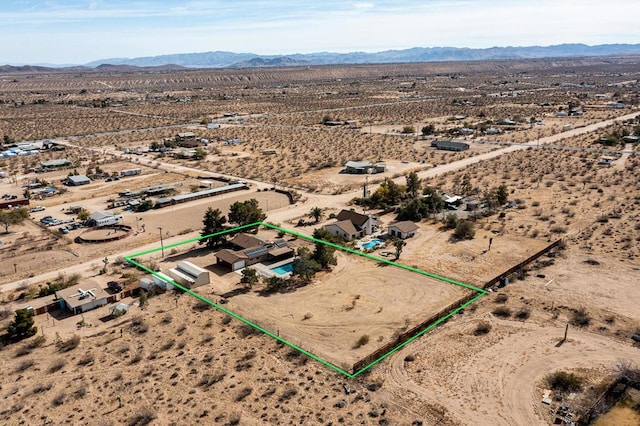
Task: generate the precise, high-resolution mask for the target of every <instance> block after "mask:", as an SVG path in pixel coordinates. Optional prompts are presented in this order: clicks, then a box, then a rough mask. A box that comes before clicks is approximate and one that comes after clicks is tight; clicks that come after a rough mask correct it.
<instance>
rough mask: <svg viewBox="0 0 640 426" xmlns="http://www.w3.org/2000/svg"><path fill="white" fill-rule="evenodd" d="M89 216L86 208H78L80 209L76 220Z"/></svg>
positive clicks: (82, 219)
mask: <svg viewBox="0 0 640 426" xmlns="http://www.w3.org/2000/svg"><path fill="white" fill-rule="evenodd" d="M89 216H90V215H89V211H88V210H87V209H80V211H79V212H78V220H79V221H81V222H84V221H85V220H87V219H89Z"/></svg>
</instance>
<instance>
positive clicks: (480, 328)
mask: <svg viewBox="0 0 640 426" xmlns="http://www.w3.org/2000/svg"><path fill="white" fill-rule="evenodd" d="M490 331H491V324H489V323H488V322H484V321H483V322H479V323H478V325H476V328H475V330H473V334H474V335H475V336H482V335H483V334H487V333H489V332H490Z"/></svg>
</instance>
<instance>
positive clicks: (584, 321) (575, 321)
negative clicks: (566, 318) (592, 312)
mask: <svg viewBox="0 0 640 426" xmlns="http://www.w3.org/2000/svg"><path fill="white" fill-rule="evenodd" d="M571 324H572V325H575V326H576V327H588V326H589V324H591V317H590V316H589V313H588V312H587V311H586V310H585V309H584V308H580V309H577V310H576V311H574V312H573V314H572V315H571Z"/></svg>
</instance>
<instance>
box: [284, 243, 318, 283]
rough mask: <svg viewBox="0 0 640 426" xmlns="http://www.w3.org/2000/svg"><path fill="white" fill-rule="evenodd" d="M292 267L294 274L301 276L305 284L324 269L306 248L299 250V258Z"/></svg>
mask: <svg viewBox="0 0 640 426" xmlns="http://www.w3.org/2000/svg"><path fill="white" fill-rule="evenodd" d="M292 266H293V270H292V271H291V272H292V274H293V275H296V276H299V277H300V279H301V280H302V281H303V282H305V283H308V282H310V281H311V279H312V278H313V277H314V275H315V274H316V272H318V271H319V270H321V269H322V266H321V265H320V264H319V263H318V262H316V261H315V260H314V259H313V257H312V254H311V252H310V251H309V249H308V248H306V247H300V248H299V249H298V253H297V257H296V259H295V260H294V261H293V265H292Z"/></svg>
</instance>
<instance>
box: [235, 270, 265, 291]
mask: <svg viewBox="0 0 640 426" xmlns="http://www.w3.org/2000/svg"><path fill="white" fill-rule="evenodd" d="M259 279H260V277H258V271H256V270H255V269H253V268H244V269H243V270H242V278H240V284H241V285H242V286H243V287H244V288H251V287H253V286H254V285H255V284H257V283H258V281H259Z"/></svg>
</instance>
